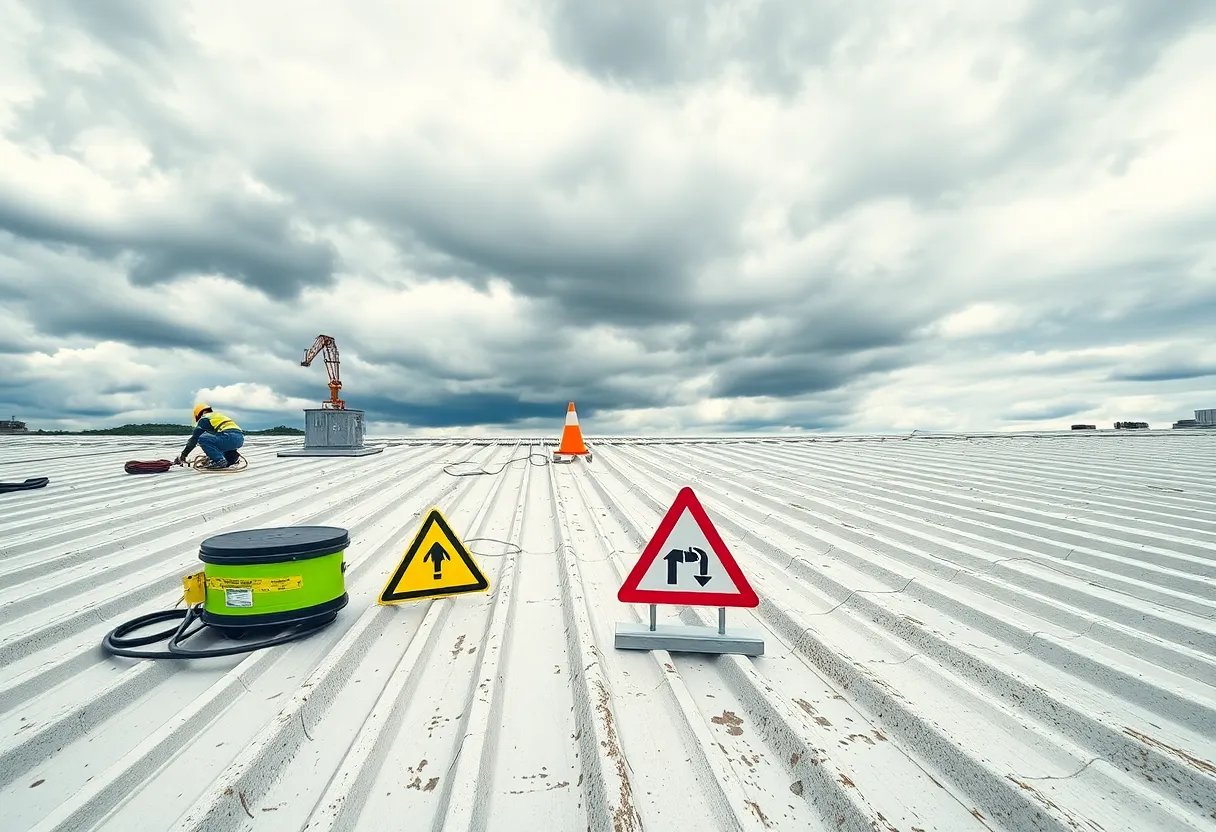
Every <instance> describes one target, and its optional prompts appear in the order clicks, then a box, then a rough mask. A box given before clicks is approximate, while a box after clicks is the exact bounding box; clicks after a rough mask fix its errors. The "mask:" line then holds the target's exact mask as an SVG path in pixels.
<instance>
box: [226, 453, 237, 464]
mask: <svg viewBox="0 0 1216 832" xmlns="http://www.w3.org/2000/svg"><path fill="white" fill-rule="evenodd" d="M224 459H226V460H228V464H229V465H236V464H237V463H238V462H240V461H241V452H240V451H224Z"/></svg>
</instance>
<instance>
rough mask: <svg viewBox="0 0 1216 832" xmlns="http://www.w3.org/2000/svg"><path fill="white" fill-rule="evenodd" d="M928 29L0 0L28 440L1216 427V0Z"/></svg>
mask: <svg viewBox="0 0 1216 832" xmlns="http://www.w3.org/2000/svg"><path fill="white" fill-rule="evenodd" d="M914 5H915V9H914V10H913V9H912V8H911V7H910V6H909V4H906V3H896V2H894V0H889V2H888V0H870V2H866V3H853V2H846V1H845V0H839V1H837V0H767V2H759V0H748V2H742V1H740V2H731V1H730V0H725V1H724V2H714V0H666V1H665V2H663V3H653V2H644V1H643V0H622V2H616V3H611V4H593V3H587V2H582V1H581V0H453V2H448V3H433V2H426V3H423V2H412V1H411V2H401V0H393V1H392V2H390V0H350V2H345V3H320V2H312V0H307V1H306V2H301V0H295V2H290V3H289V2H286V0H260V1H259V2H258V3H253V4H251V3H237V2H222V3H214V2H212V3H201V2H174V3H153V2H137V0H106V2H95V1H94V0H29V2H18V0H0V362H2V363H0V418H8V417H9V416H10V415H16V416H17V417H18V418H19V419H24V420H25V421H27V422H29V423H30V425H31V427H43V428H79V427H91V426H109V425H115V424H123V423H126V422H148V421H169V422H176V423H182V424H184V423H187V422H189V408H190V406H191V404H192V403H193V402H194V401H195V399H196V398H197V397H203V398H205V399H206V400H208V401H210V402H211V403H213V404H215V405H216V406H222V407H224V408H226V409H228V410H229V411H230V412H231V413H232V414H233V415H234V416H235V417H236V418H237V420H238V421H239V422H241V423H242V424H243V425H245V426H249V427H267V426H270V425H274V424H280V423H287V424H301V423H302V414H301V412H300V411H301V409H302V408H304V407H308V406H316V405H317V404H318V403H319V402H320V400H321V399H323V398H325V397H327V396H328V390H327V388H326V377H325V370H324V367H323V365H322V364H321V362H320V361H318V362H317V363H315V364H314V365H313V366H312V367H309V368H304V367H301V366H299V362H300V359H301V358H302V354H303V352H304V350H305V348H307V347H308V346H309V345H310V344H311V343H312V341H313V339H314V338H315V337H316V335H317V334H319V333H327V334H331V335H333V336H335V337H336V338H337V341H338V345H339V347H340V349H341V351H342V359H343V363H342V378H343V382H344V385H345V386H344V390H343V394H344V396H345V398H346V400H347V402H348V403H349V406H351V407H360V408H363V409H364V410H366V411H367V414H368V419H369V422H370V429H371V431H372V432H373V433H377V434H386V433H402V432H422V433H438V432H457V433H460V432H471V431H472V430H473V429H474V428H479V429H480V430H499V429H503V428H504V427H505V428H514V429H527V430H529V431H532V432H535V431H537V430H541V431H549V432H553V431H556V430H558V429H560V424H561V421H562V419H563V417H564V413H565V408H566V402H567V401H570V400H574V401H575V402H576V403H577V406H578V410H579V415H580V417H581V419H582V422H583V426H584V430H585V431H586V432H587V433H589V434H592V435H594V434H596V433H641V432H662V433H667V432H681V431H687V432H722V431H739V430H756V429H769V430H781V429H806V430H822V431H842V432H862V431H865V432H869V431H882V432H886V431H891V432H907V431H911V430H915V429H919V430H1016V429H1026V428H1059V427H1064V428H1067V427H1068V426H1069V425H1070V424H1071V423H1074V422H1087V423H1096V424H1099V425H1101V426H1105V427H1109V426H1110V424H1111V423H1112V422H1114V421H1115V420H1124V419H1129V420H1144V421H1148V422H1150V423H1151V424H1152V425H1153V426H1154V427H1168V426H1169V423H1171V422H1172V421H1173V420H1175V419H1179V418H1185V417H1189V416H1190V415H1191V411H1193V410H1194V409H1196V408H1202V407H1216V348H1214V346H1213V344H1216V337H1214V335H1216V233H1214V232H1213V229H1216V163H1213V156H1212V148H1213V147H1216V108H1213V106H1212V93H1211V91H1212V90H1213V89H1216V60H1214V59H1213V57H1212V56H1213V55H1216V3H1212V2H1210V0H1170V2H1160V0H1076V1H1075V2H1067V3H1065V2H1059V0H1020V1H1015V0H1009V1H1008V2H1005V1H1004V0H1002V1H1001V2H993V3H970V2H953V3H946V2H939V0H922V2H920V3H917V4H914ZM600 6H603V7H604V9H601V8H600ZM609 7H610V8H611V10H608V8H609ZM657 9H662V10H663V11H661V12H660V11H658V10H657Z"/></svg>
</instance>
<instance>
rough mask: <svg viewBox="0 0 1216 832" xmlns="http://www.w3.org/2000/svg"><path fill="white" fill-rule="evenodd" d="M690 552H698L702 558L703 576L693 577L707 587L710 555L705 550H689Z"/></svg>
mask: <svg viewBox="0 0 1216 832" xmlns="http://www.w3.org/2000/svg"><path fill="white" fill-rule="evenodd" d="M688 551H689V552H696V553H698V554H699V555H700V556H701V574H700V575H693V577H694V578H696V579H697V583H699V584H700V585H701V586H705V585H706V584H707V583H709V555H708V554H707V553H706V551H705V550H704V549H689V550H688Z"/></svg>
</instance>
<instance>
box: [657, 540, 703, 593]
mask: <svg viewBox="0 0 1216 832" xmlns="http://www.w3.org/2000/svg"><path fill="white" fill-rule="evenodd" d="M663 560H665V561H667V583H668V584H670V585H672V586H674V585H675V584H676V582H677V579H678V575H679V567H680V564H681V563H698V562H699V563H700V574H699V575H693V577H694V578H696V579H697V583H699V584H700V585H701V586H705V585H706V584H707V583H709V580H710V577H711V576H710V574H709V553H707V552H706V551H705V550H704V549H700V548H698V547H696V546H690V547H689V548H687V549H672V550H671V551H669V552H668V553H667V554H665V555H663Z"/></svg>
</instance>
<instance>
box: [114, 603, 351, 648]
mask: <svg viewBox="0 0 1216 832" xmlns="http://www.w3.org/2000/svg"><path fill="white" fill-rule="evenodd" d="M198 609H199V608H198V607H197V606H194V607H188V608H186V609H172V610H160V611H158V612H150V613H147V614H145V615H141V616H138V617H136V618H132V619H131V620H130V621H127V622H125V623H123V624H119V625H118V626H117V627H115V628H114V629H113V630H111V631H110V632H108V633H106V635H105V638H103V639H102V640H101V646H102V647H103V648H104V649H105V651H106V652H107V653H110V654H112V655H114V656H125V657H126V658H129V659H206V658H218V657H221V656H236V655H239V654H241V653H251V652H253V651H254V650H261V649H262V648H264V647H274V646H276V645H279V644H286V643H287V642H289V641H298V640H300V639H302V638H307V637H308V636H310V635H312V634H313V633H315V632H317V631H318V630H321V629H323V628H324V627H326V626H328V625H329V623H330V622H332V621H333V620H334V617H335V616H329V617H327V618H323V619H321V620H320V621H319V622H316V623H310V624H306V625H298V627H297V628H295V629H291V630H288V631H287V632H285V633H280V634H279V635H277V636H272V637H271V638H266V639H262V640H260V641H250V642H245V643H243V644H234V645H232V646H231V647H213V648H211V649H209V650H191V649H190V648H187V647H183V646H182V642H184V641H185V640H186V639H188V638H190V637H191V636H193V635H197V634H198V633H200V632H202V631H203V629H205V628H206V626H207V625H206V624H204V623H203V622H202V620H201V619H200V618H199V615H198ZM175 618H180V619H181V620H182V621H181V623H180V624H178V625H177V627H175V628H173V629H171V630H162V631H160V632H157V633H151V634H150V635H146V636H136V637H132V638H128V637H127V634H128V633H131V632H134V631H135V630H138V629H141V628H143V627H147V626H148V625H149V624H159V623H160V622H162V621H171V620H173V619H175ZM195 621H198V622H199V626H197V627H195V628H194V629H193V630H191V629H189V627H190V625H191V624H192V623H194V622H195ZM166 638H167V639H169V644H168V648H169V649H168V650H133V649H132V648H134V647H142V646H143V645H145V644H152V643H154V642H157V641H163V640H165V639H166Z"/></svg>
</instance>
